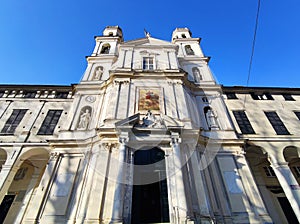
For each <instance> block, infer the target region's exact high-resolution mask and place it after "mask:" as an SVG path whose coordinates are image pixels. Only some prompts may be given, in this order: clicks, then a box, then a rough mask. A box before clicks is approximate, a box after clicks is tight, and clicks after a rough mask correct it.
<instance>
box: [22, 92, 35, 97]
mask: <svg viewBox="0 0 300 224" xmlns="http://www.w3.org/2000/svg"><path fill="white" fill-rule="evenodd" d="M35 95H36V92H25V93H24V98H35Z"/></svg>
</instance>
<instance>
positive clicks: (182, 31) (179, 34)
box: [172, 28, 192, 40]
mask: <svg viewBox="0 0 300 224" xmlns="http://www.w3.org/2000/svg"><path fill="white" fill-rule="evenodd" d="M191 37H192V33H191V31H190V30H189V29H188V28H176V29H175V30H174V31H173V34H172V40H174V39H181V38H191Z"/></svg>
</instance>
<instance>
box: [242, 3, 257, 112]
mask: <svg viewBox="0 0 300 224" xmlns="http://www.w3.org/2000/svg"><path fill="white" fill-rule="evenodd" d="M259 12H260V0H258V4H257V11H256V19H255V27H254V35H253V40H252V49H251V56H250V62H249V68H248V76H247V83H246V87H248V86H249V81H250V76H251V70H252V63H253V56H254V51H255V43H256V34H257V28H258V22H259ZM245 104H246V94H245V98H244V108H245Z"/></svg>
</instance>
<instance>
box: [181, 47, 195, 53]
mask: <svg viewBox="0 0 300 224" xmlns="http://www.w3.org/2000/svg"><path fill="white" fill-rule="evenodd" d="M184 48H185V52H186V54H187V55H194V54H195V53H194V51H193V49H192V47H191V45H185V46H184Z"/></svg>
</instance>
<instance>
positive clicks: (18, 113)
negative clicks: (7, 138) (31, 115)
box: [1, 109, 27, 134]
mask: <svg viewBox="0 0 300 224" xmlns="http://www.w3.org/2000/svg"><path fill="white" fill-rule="evenodd" d="M26 111H27V109H14V110H13V112H12V114H11V115H10V117H9V118H8V120H7V121H6V123H5V125H4V127H3V128H2V130H1V133H4V134H14V133H15V130H16V128H17V127H18V125H19V124H20V122H21V120H22V119H23V117H24V115H25V113H26Z"/></svg>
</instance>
